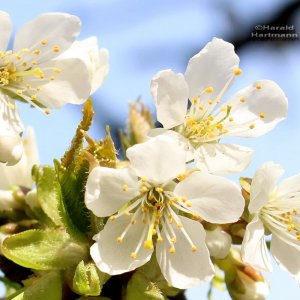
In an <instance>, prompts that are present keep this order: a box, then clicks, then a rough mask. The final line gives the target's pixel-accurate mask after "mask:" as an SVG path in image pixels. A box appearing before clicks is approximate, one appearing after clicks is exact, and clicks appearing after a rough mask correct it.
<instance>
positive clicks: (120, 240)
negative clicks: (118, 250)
mask: <svg viewBox="0 0 300 300" xmlns="http://www.w3.org/2000/svg"><path fill="white" fill-rule="evenodd" d="M117 242H118V243H119V244H121V243H123V239H122V237H120V236H119V237H117Z"/></svg>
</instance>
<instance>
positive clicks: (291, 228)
mask: <svg viewBox="0 0 300 300" xmlns="http://www.w3.org/2000/svg"><path fill="white" fill-rule="evenodd" d="M294 228H295V225H294V224H291V225H289V226H288V227H287V230H288V231H292V230H293V229H294Z"/></svg>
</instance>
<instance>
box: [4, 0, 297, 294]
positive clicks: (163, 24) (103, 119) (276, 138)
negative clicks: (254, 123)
mask: <svg viewBox="0 0 300 300" xmlns="http://www.w3.org/2000/svg"><path fill="white" fill-rule="evenodd" d="M287 2H288V1H286V0H273V1H271V0H266V1H259V0H249V1H230V0H227V1H224V0H223V1H221V0H216V1H208V0H204V1H199V0H186V1H179V0H164V1H161V0H144V1H139V0H85V1H84V0H73V1H63V0H60V1H58V0H51V1H36V0H14V1H6V2H2V3H1V6H0V9H1V10H4V11H7V12H9V13H10V15H11V17H12V19H13V21H14V24H15V29H17V28H20V27H21V25H22V24H23V23H25V22H26V21H28V20H30V19H32V18H34V17H35V16H37V15H38V14H40V13H42V12H49V11H63V12H69V13H72V14H75V15H78V16H79V17H80V18H81V20H82V23H83V25H82V33H81V35H80V38H81V39H83V38H86V37H88V36H91V35H95V36H97V37H98V39H99V44H100V45H101V47H106V48H108V49H109V51H110V58H111V60H110V73H109V76H108V78H107V80H106V81H105V84H104V85H103V87H101V89H100V90H99V91H98V92H97V93H96V94H95V95H94V96H93V99H94V103H95V109H96V119H95V122H94V125H93V128H92V131H91V134H92V136H93V137H94V138H97V139H99V138H101V137H103V135H104V128H105V124H111V123H113V124H114V126H115V127H114V128H117V127H122V126H123V125H124V123H125V121H126V114H127V109H128V102H130V101H134V100H135V99H136V98H138V97H139V96H142V99H143V100H144V102H146V103H148V104H149V105H150V106H151V108H152V110H153V111H154V108H153V103H152V99H151V96H150V91H149V84H150V80H151V78H152V76H153V75H154V74H155V73H156V72H157V71H160V70H162V69H168V68H171V69H174V70H176V71H181V72H184V70H185V67H186V64H187V62H188V59H189V58H190V57H191V56H192V55H193V54H195V53H197V52H198V51H199V50H200V49H201V48H202V47H203V46H204V45H205V44H206V43H207V42H208V41H210V40H211V39H212V37H214V36H216V37H220V38H223V39H225V40H227V39H230V38H231V37H232V35H233V34H239V33H243V32H244V31H245V30H247V28H248V27H249V26H250V28H251V26H252V25H255V24H258V23H257V22H259V20H261V18H263V17H264V18H265V19H266V20H267V19H268V17H271V16H272V15H273V14H275V13H276V11H277V10H278V9H279V8H280V7H281V6H283V5H284V4H285V3H287ZM258 8H259V9H258ZM233 19H234V20H235V21H236V22H237V24H239V26H238V27H237V26H234V25H233V22H232V20H233ZM298 20H299V13H298ZM294 22H295V24H294V25H295V26H296V25H297V26H298V27H297V28H298V33H299V34H300V29H299V28H300V24H299V21H297V19H296V18H295V20H294ZM251 24H252V25H251ZM286 43H287V44H284V45H281V46H280V47H275V43H274V44H273V43H270V44H266V43H262V42H253V43H250V44H249V46H247V47H244V48H242V49H241V51H240V52H239V53H238V54H239V56H240V58H241V68H242V69H243V71H244V72H243V75H242V76H240V77H239V78H238V80H237V81H236V83H235V85H234V87H233V88H232V91H234V90H238V89H240V88H242V87H243V86H246V85H247V84H250V83H251V82H253V81H255V80H258V79H271V80H275V81H276V82H277V83H278V84H279V85H280V86H281V87H282V89H283V90H284V91H285V93H286V95H287V97H288V98H289V117H288V118H287V120H285V121H284V122H282V123H281V124H279V125H278V126H277V127H276V129H275V130H273V131H272V132H270V133H268V134H267V135H265V136H263V137H260V138H257V139H231V141H233V142H235V143H238V144H240V145H245V146H249V147H252V148H254V149H255V155H254V159H253V162H252V163H251V165H250V167H249V168H248V169H247V170H246V171H245V172H244V173H243V174H241V175H243V176H249V177H251V176H253V173H254V172H255V170H256V169H257V167H259V166H260V165H261V164H262V163H263V162H265V161H267V160H274V161H276V162H278V163H280V164H282V165H283V166H284V168H285V169H286V174H285V175H286V176H290V175H293V174H296V173H298V172H300V160H299V148H300V134H299V132H300V120H299V117H298V116H299V112H300V102H299V99H300V89H299V78H300V77H299V72H300V71H299V70H300V57H299V50H300V42H288V41H287V42H286ZM21 116H22V120H23V121H24V123H25V124H26V125H31V126H34V127H35V129H36V133H37V138H38V144H39V147H40V153H41V154H40V157H41V162H42V163H49V164H51V163H52V160H53V158H55V157H60V156H61V155H62V154H63V152H64V150H65V149H66V147H67V146H68V145H69V142H70V140H71V138H72V135H73V132H74V131H75V128H76V125H77V123H78V121H79V120H80V107H74V106H71V105H68V106H66V107H64V108H63V109H61V110H57V111H53V113H52V114H51V115H50V116H49V117H45V116H44V115H42V114H41V113H40V112H39V111H36V110H33V109H29V108H28V107H27V106H25V105H22V107H21ZM234 179H237V177H234ZM268 279H269V281H270V284H271V294H270V297H269V299H271V300H276V299H278V300H279V299H280V300H281V299H283V298H284V297H289V298H290V299H296V298H299V296H300V292H299V288H298V287H297V285H296V283H295V282H294V281H293V279H292V278H291V277H290V276H289V275H288V274H287V273H285V272H283V271H282V270H280V269H279V268H277V267H275V270H274V274H272V275H270V276H268ZM283 287H284V288H283ZM206 292H207V285H201V286H200V287H199V288H196V289H192V290H190V291H188V299H189V300H196V299H205V298H204V297H205V295H206ZM216 299H229V298H228V296H227V295H226V293H221V294H217V295H216Z"/></svg>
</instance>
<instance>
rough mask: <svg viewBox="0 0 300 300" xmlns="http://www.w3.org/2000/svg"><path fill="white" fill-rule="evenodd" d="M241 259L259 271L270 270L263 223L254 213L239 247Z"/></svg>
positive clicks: (270, 265)
mask: <svg viewBox="0 0 300 300" xmlns="http://www.w3.org/2000/svg"><path fill="white" fill-rule="evenodd" d="M241 254H242V259H243V261H244V262H246V263H248V264H250V265H251V266H253V267H254V268H256V269H258V270H260V271H266V272H272V264H271V260H270V254H269V250H268V248H267V245H266V241H265V231H264V225H263V223H262V222H261V221H260V219H259V218H258V216H257V215H256V216H255V217H254V219H253V220H252V221H251V222H250V223H249V224H248V225H247V227H246V232H245V236H244V240H243V243H242V248H241Z"/></svg>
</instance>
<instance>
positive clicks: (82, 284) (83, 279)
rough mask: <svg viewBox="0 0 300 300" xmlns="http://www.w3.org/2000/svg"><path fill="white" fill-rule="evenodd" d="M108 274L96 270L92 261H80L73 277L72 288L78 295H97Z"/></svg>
mask: <svg viewBox="0 0 300 300" xmlns="http://www.w3.org/2000/svg"><path fill="white" fill-rule="evenodd" d="M109 277H110V276H109V275H107V274H105V273H102V272H100V271H98V269H97V267H96V266H95V264H94V263H88V264H84V262H83V261H81V262H80V263H79V264H78V265H77V268H76V271H75V275H74V278H73V290H74V291H75V292H76V293H77V294H79V295H86V296H98V295H100V293H101V289H102V286H103V284H104V283H105V282H106V281H107V280H108V279H109Z"/></svg>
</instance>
